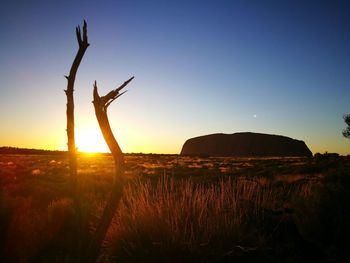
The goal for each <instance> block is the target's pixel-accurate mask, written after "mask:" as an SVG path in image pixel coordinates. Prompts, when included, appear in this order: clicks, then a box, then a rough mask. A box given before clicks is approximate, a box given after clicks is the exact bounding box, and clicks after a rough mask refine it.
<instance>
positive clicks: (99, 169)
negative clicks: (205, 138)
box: [0, 154, 350, 262]
mask: <svg viewBox="0 0 350 263" xmlns="http://www.w3.org/2000/svg"><path fill="white" fill-rule="evenodd" d="M78 163H79V167H78V175H79V180H80V183H79V185H81V189H80V190H79V191H80V198H81V201H82V204H83V207H82V210H83V215H84V220H83V221H84V222H87V223H86V227H85V228H84V229H85V230H86V233H85V234H84V236H85V238H84V239H85V240H84V242H83V244H82V247H84V244H85V245H86V243H87V242H88V240H89V238H90V237H91V236H90V233H91V232H92V231H93V230H94V228H95V227H96V222H97V221H98V218H99V217H100V216H101V211H102V209H103V207H104V203H105V202H106V200H107V197H108V194H109V192H110V190H111V185H112V174H113V171H114V164H113V160H112V157H110V156H103V155H79V162H78ZM125 176H126V177H127V179H126V183H125V184H126V186H125V189H124V197H123V200H122V203H121V206H120V207H119V209H118V212H117V213H116V215H115V218H114V220H113V223H112V225H111V226H110V229H109V231H108V235H107V238H106V240H105V242H104V245H103V249H102V251H101V255H100V257H99V261H100V262H342V261H343V260H345V259H347V246H348V243H349V242H348V240H349V237H350V224H349V223H348V222H350V159H349V157H339V156H337V155H330V154H328V155H320V154H318V155H317V156H315V157H313V158H255V159H254V158H204V157H182V156H168V155H164V156H159V155H129V156H126V171H125ZM0 184H1V185H0V261H1V262H77V261H78V257H79V256H78V255H79V251H78V246H77V244H78V242H79V240H77V235H76V231H75V229H77V224H78V223H79V222H81V221H79V220H77V219H76V213H75V210H74V205H73V201H72V198H71V189H70V183H69V168H68V162H67V157H66V156H64V155H11V154H3V155H0Z"/></svg>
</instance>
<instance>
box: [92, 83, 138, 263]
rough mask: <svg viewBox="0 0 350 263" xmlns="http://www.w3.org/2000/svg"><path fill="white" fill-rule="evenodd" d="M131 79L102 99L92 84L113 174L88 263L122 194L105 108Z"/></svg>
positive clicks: (120, 163)
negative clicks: (113, 170) (113, 169)
mask: <svg viewBox="0 0 350 263" xmlns="http://www.w3.org/2000/svg"><path fill="white" fill-rule="evenodd" d="M133 78H134V77H132V78H130V79H129V80H127V81H125V82H124V83H123V84H122V85H121V86H120V87H119V88H117V89H115V90H112V91H110V92H109V93H108V94H107V95H105V96H102V97H101V96H100V95H99V94H98V90H97V84H96V81H95V83H94V91H93V97H94V100H93V104H94V108H95V114H96V118H97V121H98V124H99V126H100V129H101V132H102V134H103V137H104V139H105V141H106V143H107V145H108V147H109V149H110V151H111V153H112V155H113V159H114V163H115V174H114V178H113V187H112V192H111V195H110V197H109V200H108V201H107V204H106V206H105V208H104V211H103V214H102V218H101V220H100V223H99V225H98V226H97V229H96V232H95V234H94V236H93V238H92V240H91V243H90V247H89V250H88V254H89V255H88V256H87V258H86V259H87V261H88V262H95V261H96V260H97V259H98V255H99V252H100V248H101V245H102V243H103V240H104V238H105V236H106V233H107V230H108V228H109V226H110V224H111V222H112V219H113V216H114V214H115V211H116V209H117V207H118V204H119V201H120V199H121V198H122V193H123V174H124V154H123V152H122V150H121V149H120V146H119V144H118V142H117V140H116V139H115V137H114V135H113V132H112V129H111V126H110V124H109V120H108V116H107V108H108V106H109V105H110V104H111V103H112V102H113V101H114V100H115V99H117V98H118V97H120V96H121V95H123V94H124V93H125V91H124V92H121V90H122V89H123V88H125V86H126V85H128V83H129V82H130V81H132V80H133Z"/></svg>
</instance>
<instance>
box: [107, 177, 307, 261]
mask: <svg viewBox="0 0 350 263" xmlns="http://www.w3.org/2000/svg"><path fill="white" fill-rule="evenodd" d="M299 190H301V188H298V189H296V188H294V189H292V188H291V189H289V191H287V195H289V196H286V189H281V188H278V187H277V188H276V187H271V186H262V185H260V184H259V182H258V181H254V180H247V179H245V178H243V177H241V178H237V179H227V180H225V181H224V180H221V181H220V182H218V183H216V184H210V185H203V184H195V183H194V182H193V181H191V180H189V179H187V180H181V181H179V180H174V179H171V178H168V177H162V178H160V179H159V181H158V182H157V183H156V185H152V183H151V182H150V181H146V182H142V181H137V182H135V183H132V184H130V185H128V186H127V187H126V189H125V195H124V199H123V203H122V205H121V208H120V209H119V212H118V217H117V220H115V222H114V225H113V229H112V231H110V233H109V234H110V235H109V248H110V249H111V251H112V252H109V253H108V254H111V255H114V256H115V257H116V258H118V260H121V261H123V262H128V261H134V260H135V261H137V260H141V259H143V260H144V261H152V260H167V261H168V260H169V257H171V258H172V259H173V260H174V261H176V260H185V261H186V260H204V261H206V260H209V259H210V257H211V256H214V255H215V258H216V260H220V257H223V258H224V257H226V256H228V255H231V256H232V255H233V254H237V253H238V254H239V253H241V252H242V250H245V249H252V250H256V251H259V250H263V249H265V248H266V247H267V242H268V240H267V238H268V235H266V233H264V226H263V224H264V217H265V216H266V213H269V212H271V211H274V210H275V209H277V208H278V207H281V205H282V204H281V202H283V201H284V200H285V199H286V198H290V196H291V195H293V194H296V191H299ZM277 223H278V222H276V224H277Z"/></svg>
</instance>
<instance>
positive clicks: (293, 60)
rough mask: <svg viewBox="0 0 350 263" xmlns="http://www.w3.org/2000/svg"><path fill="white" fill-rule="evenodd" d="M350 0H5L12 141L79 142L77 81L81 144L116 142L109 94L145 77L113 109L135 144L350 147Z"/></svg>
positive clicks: (0, 141)
mask: <svg viewBox="0 0 350 263" xmlns="http://www.w3.org/2000/svg"><path fill="white" fill-rule="evenodd" d="M349 14H350V2H349V1H282V0H281V1H260V0H257V1H243V0H242V1H233V0H232V1H214V0H212V1H175V0H174V1H152V0H148V1H126V0H125V1H118V0H115V1H87V0H85V1H63V0H61V1H47V0H46V1H41V0H40V1H39V0H31V1H16V0H11V1H7V0H5V1H2V4H1V7H0V36H1V40H0V58H1V60H0V80H1V86H0V92H1V93H0V113H1V114H0V125H1V129H0V146H18V147H28V148H44V149H66V141H67V138H66V132H65V128H66V115H65V110H66V97H65V94H64V92H63V90H64V89H65V88H66V79H65V78H64V75H67V74H68V73H69V69H70V66H71V64H72V61H73V58H74V56H75V54H76V52H77V49H78V44H77V40H76V37H75V26H77V25H79V24H80V25H82V22H83V19H86V21H87V23H88V37H89V42H90V44H91V45H90V47H89V48H88V49H87V51H86V54H85V57H84V58H83V61H82V63H81V65H80V68H79V71H78V74H77V79H76V84H75V93H74V94H75V102H76V103H75V104H76V105H75V117H76V141H77V146H78V148H79V149H80V150H89V151H92V150H95V151H107V147H106V146H105V143H104V141H103V139H102V135H101V134H100V131H99V127H98V124H97V121H96V118H95V114H94V109H93V105H92V103H91V101H92V85H93V82H94V80H97V84H98V86H99V90H100V93H101V94H105V93H106V92H108V91H110V90H111V89H113V88H115V87H117V86H119V85H120V84H121V83H122V82H124V81H125V80H127V79H128V78H129V77H131V76H135V79H134V80H133V81H132V82H131V83H130V84H129V86H128V88H127V89H128V90H129V91H128V92H127V93H126V94H125V95H123V96H122V97H120V98H118V100H117V101H115V102H113V104H112V105H111V106H110V107H109V119H110V122H111V125H112V128H113V131H114V133H115V135H116V138H117V140H118V141H119V142H120V144H121V147H122V149H123V151H124V152H144V153H150V152H152V153H179V152H180V150H181V147H182V145H183V143H184V142H185V140H186V139H188V138H190V137H195V136H199V135H204V134H210V133H221V132H222V133H234V132H244V131H251V132H260V133H269V134H280V135H285V136H289V137H292V138H295V139H300V140H304V141H305V142H306V144H307V145H308V146H309V148H310V149H311V151H313V153H315V152H325V151H328V152H338V153H340V154H350V140H348V139H345V138H344V137H343V136H342V134H341V132H342V130H343V129H344V128H345V123H344V121H343V118H342V116H343V115H344V114H346V113H350V15H349Z"/></svg>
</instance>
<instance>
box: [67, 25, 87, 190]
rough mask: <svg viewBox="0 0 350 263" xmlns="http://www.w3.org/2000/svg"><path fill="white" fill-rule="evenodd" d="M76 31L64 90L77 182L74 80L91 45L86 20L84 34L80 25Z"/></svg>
mask: <svg viewBox="0 0 350 263" xmlns="http://www.w3.org/2000/svg"><path fill="white" fill-rule="evenodd" d="M75 33H76V35H77V40H78V44H79V49H78V52H77V54H76V56H75V58H74V61H73V64H72V66H71V68H70V71H69V75H68V76H65V77H66V79H67V89H66V90H65V91H64V92H65V93H66V96H67V111H66V114H67V137H68V152H69V166H70V173H71V179H72V181H73V182H74V183H73V184H74V185H75V184H76V180H77V150H76V147H75V135H74V97H73V92H74V82H75V76H76V74H77V71H78V68H79V65H80V62H81V60H82V59H83V56H84V54H85V51H86V49H87V48H88V46H89V45H90V44H89V43H88V37H87V24H86V21H85V20H84V25H83V35H81V30H80V26H77V27H76V29H75Z"/></svg>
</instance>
